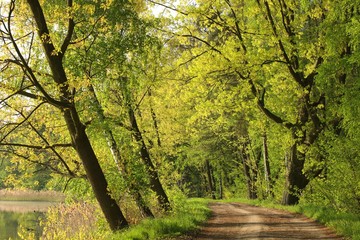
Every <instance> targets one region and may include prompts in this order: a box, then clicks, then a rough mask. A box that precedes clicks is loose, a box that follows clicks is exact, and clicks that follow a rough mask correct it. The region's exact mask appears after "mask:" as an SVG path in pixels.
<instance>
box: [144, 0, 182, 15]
mask: <svg viewBox="0 0 360 240" xmlns="http://www.w3.org/2000/svg"><path fill="white" fill-rule="evenodd" d="M147 1H148V2H151V3H153V4H155V5H159V6H162V7H164V8H167V9H170V10H172V11H175V12H178V13H180V14H183V15H185V16H187V15H189V13H187V12H183V11H181V10H179V9H177V8H175V7H171V6H168V5H165V4H163V3H159V2H155V1H153V0H147Z"/></svg>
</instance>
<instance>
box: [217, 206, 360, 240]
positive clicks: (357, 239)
mask: <svg viewBox="0 0 360 240" xmlns="http://www.w3.org/2000/svg"><path fill="white" fill-rule="evenodd" d="M224 202H242V203H247V204H251V205H255V206H261V207H268V208H276V209H282V210H287V211H289V212H294V213H301V214H303V215H305V216H307V217H309V218H311V219H314V220H316V221H318V222H319V223H321V224H324V225H326V226H328V227H329V228H330V229H333V230H334V231H335V232H336V233H337V234H339V235H341V236H343V237H345V238H346V239H352V240H360V215H359V214H355V213H346V212H337V211H335V210H334V209H332V208H330V207H325V206H316V205H310V204H299V205H295V206H283V205H280V204H276V203H274V202H271V201H266V200H249V199H228V200H224Z"/></svg>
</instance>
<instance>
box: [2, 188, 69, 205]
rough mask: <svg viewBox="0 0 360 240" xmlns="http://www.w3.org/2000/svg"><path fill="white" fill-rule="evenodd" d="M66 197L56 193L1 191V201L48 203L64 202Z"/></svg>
mask: <svg viewBox="0 0 360 240" xmlns="http://www.w3.org/2000/svg"><path fill="white" fill-rule="evenodd" d="M64 200H65V195H64V194H63V193H60V192H56V191H35V190H8V189H2V190H0V201H46V202H62V201H64Z"/></svg>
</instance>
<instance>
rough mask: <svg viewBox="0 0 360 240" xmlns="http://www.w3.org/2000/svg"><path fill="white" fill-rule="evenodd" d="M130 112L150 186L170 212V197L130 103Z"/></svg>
mask: <svg viewBox="0 0 360 240" xmlns="http://www.w3.org/2000/svg"><path fill="white" fill-rule="evenodd" d="M128 113H129V119H130V124H131V127H132V131H133V136H134V138H135V140H136V141H137V142H138V143H139V144H140V147H141V148H140V155H141V159H142V160H143V162H144V164H145V165H146V170H147V172H148V174H149V178H150V187H151V189H152V190H153V191H154V192H155V194H156V197H157V200H158V203H159V205H160V207H161V208H162V209H163V210H164V211H166V212H168V211H170V210H171V206H170V202H169V199H168V197H167V195H166V193H165V191H164V189H163V187H162V185H161V183H160V179H159V176H158V173H157V171H156V169H155V166H154V164H153V163H152V161H151V158H150V154H149V151H148V149H147V147H146V144H145V141H144V139H143V137H142V135H141V132H140V129H139V126H138V124H137V121H136V117H135V113H134V111H133V109H132V107H131V105H130V104H128Z"/></svg>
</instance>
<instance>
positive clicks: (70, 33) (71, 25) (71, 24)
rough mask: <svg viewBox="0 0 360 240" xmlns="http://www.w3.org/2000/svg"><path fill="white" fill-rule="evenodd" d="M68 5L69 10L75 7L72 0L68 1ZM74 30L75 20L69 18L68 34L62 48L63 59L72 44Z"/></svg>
mask: <svg viewBox="0 0 360 240" xmlns="http://www.w3.org/2000/svg"><path fill="white" fill-rule="evenodd" d="M67 5H68V8H72V6H73V1H72V0H68V1H67ZM74 29H75V22H74V19H73V18H72V16H69V20H68V30H67V34H66V37H65V39H64V42H63V44H62V46H61V57H63V56H64V54H65V52H66V49H67V48H68V46H69V44H70V42H71V38H72V36H73V33H74Z"/></svg>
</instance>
